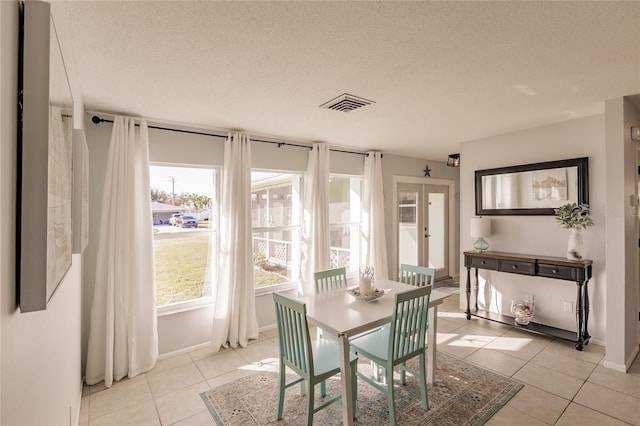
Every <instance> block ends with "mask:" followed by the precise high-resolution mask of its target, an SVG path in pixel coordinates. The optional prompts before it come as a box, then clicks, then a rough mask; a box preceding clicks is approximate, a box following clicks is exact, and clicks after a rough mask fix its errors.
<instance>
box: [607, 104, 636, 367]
mask: <svg viewBox="0 0 640 426" xmlns="http://www.w3.org/2000/svg"><path fill="white" fill-rule="evenodd" d="M605 115H606V161H607V188H606V202H607V215H606V224H607V237H606V245H607V257H606V262H607V283H608V284H607V304H606V307H607V309H606V313H607V314H606V319H607V324H608V326H607V356H606V360H605V365H606V366H607V367H611V368H615V369H618V370H622V371H626V370H627V369H628V368H629V367H630V366H631V363H632V362H633V359H634V358H635V356H636V355H637V353H638V337H637V330H636V328H637V321H638V317H637V315H638V306H637V302H636V301H637V295H636V291H637V286H638V229H637V212H636V209H635V207H634V206H632V205H631V203H630V201H629V198H630V197H631V196H633V195H635V194H636V193H637V164H638V163H637V149H638V147H637V146H636V144H635V143H633V142H632V141H631V134H630V128H631V126H636V125H638V111H637V110H636V109H635V108H634V107H633V105H632V104H631V103H630V102H629V101H627V100H625V99H623V98H618V99H612V100H608V101H607V102H606V103H605Z"/></svg>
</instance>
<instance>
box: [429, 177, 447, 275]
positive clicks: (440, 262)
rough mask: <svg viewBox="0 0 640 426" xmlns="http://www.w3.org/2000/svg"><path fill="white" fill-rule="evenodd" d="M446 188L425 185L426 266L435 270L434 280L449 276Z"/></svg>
mask: <svg viewBox="0 0 640 426" xmlns="http://www.w3.org/2000/svg"><path fill="white" fill-rule="evenodd" d="M447 190H448V189H447V187H443V186H434V185H425V191H426V193H427V194H426V197H425V198H426V199H427V200H428V203H427V224H428V233H427V235H428V236H429V237H428V242H427V245H428V248H427V259H426V265H427V266H429V267H430V268H435V269H436V278H440V277H445V276H448V275H449V269H448V264H449V256H448V253H449V252H448V248H449V245H448V241H449V234H448V232H449V230H448V221H447V217H448V211H447V208H448V200H447Z"/></svg>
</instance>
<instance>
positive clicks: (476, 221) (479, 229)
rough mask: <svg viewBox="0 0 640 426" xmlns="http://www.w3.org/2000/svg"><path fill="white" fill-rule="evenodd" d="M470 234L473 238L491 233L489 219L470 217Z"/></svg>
mask: <svg viewBox="0 0 640 426" xmlns="http://www.w3.org/2000/svg"><path fill="white" fill-rule="evenodd" d="M470 234H471V237H474V238H478V237H488V236H489V235H491V219H489V218H488V217H472V218H471V232H470Z"/></svg>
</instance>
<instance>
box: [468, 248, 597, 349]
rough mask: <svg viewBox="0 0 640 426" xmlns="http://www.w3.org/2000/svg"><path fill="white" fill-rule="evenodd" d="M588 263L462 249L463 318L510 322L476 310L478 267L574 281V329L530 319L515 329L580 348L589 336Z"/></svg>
mask: <svg viewBox="0 0 640 426" xmlns="http://www.w3.org/2000/svg"><path fill="white" fill-rule="evenodd" d="M592 263H593V262H592V261H591V260H568V259H565V258H561V257H547V256H535V255H526V254H518V253H504V252H497V251H483V252H479V251H465V252H464V266H465V267H466V268H467V310H466V314H467V320H470V319H471V316H475V317H479V318H485V319H488V320H492V321H496V322H501V323H504V324H513V323H514V322H513V318H512V317H509V316H506V315H502V314H497V313H493V312H489V311H482V310H479V309H478V269H486V270H492V271H498V272H505V273H510V274H521V275H531V276H536V277H545V278H554V279H558V280H565V281H573V282H575V283H576V293H577V296H576V319H577V323H578V329H577V331H569V330H563V329H560V328H556V327H551V326H548V325H544V324H538V323H535V322H530V323H529V324H528V325H518V328H523V329H526V330H530V331H533V332H537V333H541V334H546V335H550V336H554V337H558V338H560V339H564V340H569V341H571V342H574V343H575V346H576V349H577V350H579V351H581V350H582V348H583V347H584V345H587V344H588V343H589V339H590V338H591V336H590V335H589V332H588V331H587V323H588V322H589V292H588V291H587V283H588V282H589V280H590V279H591V274H592V271H591V266H592ZM471 268H475V286H474V290H475V293H476V297H475V299H476V300H475V313H472V312H471V309H470V302H471V300H470V298H471Z"/></svg>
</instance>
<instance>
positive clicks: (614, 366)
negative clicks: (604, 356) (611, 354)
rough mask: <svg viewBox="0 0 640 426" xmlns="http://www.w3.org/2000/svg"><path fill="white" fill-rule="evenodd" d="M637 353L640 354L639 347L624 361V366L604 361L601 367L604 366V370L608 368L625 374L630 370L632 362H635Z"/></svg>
mask: <svg viewBox="0 0 640 426" xmlns="http://www.w3.org/2000/svg"><path fill="white" fill-rule="evenodd" d="M639 352H640V347H638V346H636V347H635V349H634V350H633V351H632V352H631V354H630V355H629V357H628V358H627V359H626V360H625V362H624V365H622V364H616V363H614V362H610V361H605V362H603V363H602V365H604V366H605V367H606V368H610V369H612V370H616V371H619V372H621V373H626V372H627V371H629V369H630V368H631V364H633V361H635V359H636V356H638V353H639Z"/></svg>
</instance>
